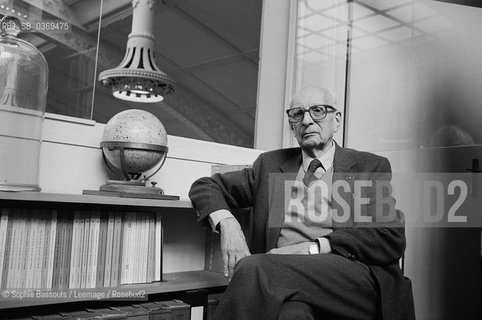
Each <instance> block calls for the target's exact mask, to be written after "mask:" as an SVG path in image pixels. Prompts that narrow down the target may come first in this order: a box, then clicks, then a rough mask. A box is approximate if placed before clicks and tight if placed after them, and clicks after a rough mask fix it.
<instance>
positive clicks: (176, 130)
mask: <svg viewBox="0 0 482 320" xmlns="http://www.w3.org/2000/svg"><path fill="white" fill-rule="evenodd" d="M169 3H171V2H169ZM261 4H262V2H261V1H258V0H250V1H241V0H239V1H229V2H227V1H224V0H200V1H180V2H179V3H177V2H172V4H168V5H164V4H163V5H161V6H160V8H159V9H158V10H157V11H156V13H155V24H154V36H155V41H156V52H155V59H156V63H157V66H158V67H159V68H160V69H161V70H162V71H163V72H165V73H166V74H168V75H169V76H170V77H171V78H173V79H174V80H175V81H176V91H175V92H174V93H172V94H169V95H167V96H166V97H165V100H164V101H162V102H158V103H153V104H150V103H149V104H142V103H134V102H126V101H123V100H119V99H116V98H113V97H112V94H111V92H110V90H108V89H107V88H105V87H104V86H103V85H100V84H97V87H96V95H95V106H94V114H93V119H94V120H96V121H98V122H103V123H105V122H107V121H108V120H109V119H110V117H112V116H113V115H114V114H116V113H118V112H120V111H122V110H125V109H128V108H138V109H143V110H146V111H148V112H151V113H153V114H154V115H156V116H157V117H158V118H159V119H160V120H161V121H162V123H163V124H164V126H165V127H166V130H167V132H168V134H170V135H177V136H182V137H187V138H194V139H202V140H208V141H214V142H220V143H226V144H231V145H237V146H244V147H252V146H253V141H254V119H255V113H256V92H257V78H258V55H259V32H260V24H261ZM131 25H132V8H131V5H130V1H124V2H123V4H122V2H119V3H118V4H117V5H113V6H112V7H107V6H106V7H105V8H104V12H103V19H102V29H101V38H100V50H99V65H98V68H99V70H98V71H99V72H101V71H104V70H107V69H111V68H115V67H116V66H118V65H119V64H120V62H121V61H122V59H123V58H124V54H125V51H126V44H127V39H128V35H129V33H130V32H131Z"/></svg>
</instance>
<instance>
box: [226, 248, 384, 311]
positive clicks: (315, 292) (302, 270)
mask: <svg viewBox="0 0 482 320" xmlns="http://www.w3.org/2000/svg"><path fill="white" fill-rule="evenodd" d="M253 277H256V279H254V278H253ZM237 278H238V280H236V279H237ZM249 278H251V279H252V280H251V282H252V283H257V284H258V285H260V286H262V287H264V290H265V292H267V293H269V294H273V297H272V298H273V299H280V300H281V301H288V300H298V301H304V302H306V303H308V304H309V305H310V306H312V307H313V308H314V309H315V310H322V311H326V312H327V313H328V314H339V315H340V316H342V317H347V318H350V317H352V316H353V315H354V314H355V315H356V316H354V319H364V318H366V319H370V318H371V317H370V315H376V312H377V309H378V307H377V306H378V293H377V288H376V283H375V281H374V279H373V277H372V276H371V272H370V269H369V268H368V267H367V266H366V265H364V264H362V263H360V262H358V261H353V260H349V259H347V258H345V257H342V256H339V255H336V254H318V255H278V254H257V255H252V256H249V257H245V258H243V259H242V260H241V261H240V262H239V263H238V265H237V266H236V269H235V273H234V276H233V280H234V281H233V282H234V283H237V282H238V283H240V285H241V286H242V285H243V282H244V283H246V281H248V280H247V279H249ZM248 282H249V281H248ZM246 285H248V284H246ZM266 298H267V299H269V297H266Z"/></svg>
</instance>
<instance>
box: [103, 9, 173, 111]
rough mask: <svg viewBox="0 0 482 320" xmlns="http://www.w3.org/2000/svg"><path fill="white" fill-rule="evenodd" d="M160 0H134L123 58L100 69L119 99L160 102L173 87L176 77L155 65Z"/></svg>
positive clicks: (104, 81)
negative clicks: (110, 66) (106, 67)
mask: <svg viewBox="0 0 482 320" xmlns="http://www.w3.org/2000/svg"><path fill="white" fill-rule="evenodd" d="M159 3H160V0H133V1H132V7H133V13H132V31H131V33H130V34H129V38H128V41H127V50H126V54H125V56H124V59H123V60H122V62H121V63H120V65H119V66H117V67H116V68H114V69H109V70H105V71H103V72H101V73H100V75H99V81H100V82H101V83H102V84H103V85H105V86H106V87H108V88H111V89H112V94H113V95H114V96H115V97H116V98H119V99H122V100H127V101H134V102H159V101H162V100H163V99H164V96H165V95H167V94H169V93H171V92H173V91H174V80H173V79H171V78H170V77H169V76H167V75H166V74H165V73H164V72H162V71H161V70H160V69H159V67H158V66H157V65H156V60H155V38H154V35H153V34H152V33H153V23H154V14H155V8H156V7H157V6H158V5H159Z"/></svg>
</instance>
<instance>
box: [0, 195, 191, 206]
mask: <svg viewBox="0 0 482 320" xmlns="http://www.w3.org/2000/svg"><path fill="white" fill-rule="evenodd" d="M0 200H8V201H31V202H43V203H65V204H83V205H111V206H126V207H140V208H180V209H182V208H185V209H189V208H192V204H191V201H189V200H158V199H139V198H119V197H109V196H97V195H82V194H63V193H46V192H30V191H27V192H25V191H20V192H10V191H0Z"/></svg>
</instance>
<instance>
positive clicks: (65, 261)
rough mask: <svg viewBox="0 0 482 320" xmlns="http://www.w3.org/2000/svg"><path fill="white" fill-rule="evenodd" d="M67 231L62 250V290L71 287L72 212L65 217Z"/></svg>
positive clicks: (60, 283)
mask: <svg viewBox="0 0 482 320" xmlns="http://www.w3.org/2000/svg"><path fill="white" fill-rule="evenodd" d="M64 221H65V227H64V228H65V231H64V247H63V250H62V252H63V253H62V260H61V262H60V263H61V267H60V270H61V274H60V281H59V287H60V289H67V288H68V287H69V279H70V256H71V254H72V232H73V219H72V218H71V212H69V213H68V216H66V217H65V220H64Z"/></svg>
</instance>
